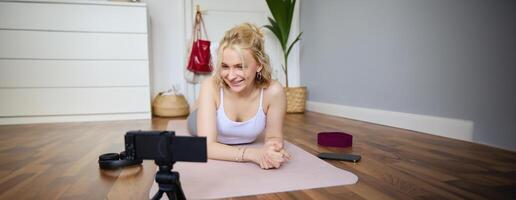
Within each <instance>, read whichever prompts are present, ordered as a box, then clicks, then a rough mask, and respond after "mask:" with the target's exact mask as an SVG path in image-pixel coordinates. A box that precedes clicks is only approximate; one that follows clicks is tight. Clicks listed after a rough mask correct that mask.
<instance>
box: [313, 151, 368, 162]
mask: <svg viewBox="0 0 516 200" xmlns="http://www.w3.org/2000/svg"><path fill="white" fill-rule="evenodd" d="M317 157H319V158H321V159H330V160H343V161H348V162H354V163H356V162H358V161H360V158H362V157H361V156H359V155H354V154H344V153H320V154H317Z"/></svg>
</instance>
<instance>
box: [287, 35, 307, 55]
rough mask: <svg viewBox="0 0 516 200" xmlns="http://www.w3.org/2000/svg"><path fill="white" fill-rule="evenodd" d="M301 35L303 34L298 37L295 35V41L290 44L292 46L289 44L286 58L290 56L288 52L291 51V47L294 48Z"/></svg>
mask: <svg viewBox="0 0 516 200" xmlns="http://www.w3.org/2000/svg"><path fill="white" fill-rule="evenodd" d="M302 34H303V32H301V33H299V35H297V37H296V39H295V40H294V41H293V42H292V44H290V46H289V47H288V51H287V56H288V55H289V54H290V50H292V47H293V46H294V44H296V42H299V40H300V39H301V35H302Z"/></svg>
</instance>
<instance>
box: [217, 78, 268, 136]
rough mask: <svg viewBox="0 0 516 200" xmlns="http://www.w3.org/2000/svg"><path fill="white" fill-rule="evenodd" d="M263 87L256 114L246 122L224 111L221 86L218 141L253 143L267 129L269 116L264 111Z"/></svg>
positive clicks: (218, 110)
mask: <svg viewBox="0 0 516 200" xmlns="http://www.w3.org/2000/svg"><path fill="white" fill-rule="evenodd" d="M262 102H263V88H262V90H261V92H260V105H259V106H258V111H257V112H256V115H255V116H254V117H253V118H251V119H249V120H247V121H244V122H235V121H233V120H231V119H229V118H228V117H227V116H226V113H225V112H224V91H223V88H220V105H219V108H218V109H217V131H218V136H217V141H218V142H220V143H223V144H245V143H251V142H253V141H254V140H256V138H257V137H258V135H260V133H262V132H263V130H265V123H266V121H267V117H266V115H265V113H264V112H263V107H262Z"/></svg>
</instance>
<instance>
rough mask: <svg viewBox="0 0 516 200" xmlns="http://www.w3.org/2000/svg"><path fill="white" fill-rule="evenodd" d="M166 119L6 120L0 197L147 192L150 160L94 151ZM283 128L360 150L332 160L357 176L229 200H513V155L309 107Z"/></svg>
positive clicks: (295, 137)
mask: <svg viewBox="0 0 516 200" xmlns="http://www.w3.org/2000/svg"><path fill="white" fill-rule="evenodd" d="M168 120H169V119H165V118H156V119H153V120H132V121H111V122H82V123H58V124H31V125H3V126H0V199H56V198H58V199H146V198H148V190H149V188H150V186H151V184H152V183H153V178H154V173H155V171H154V170H155V166H154V164H153V162H151V161H145V162H144V165H143V167H132V168H126V169H124V170H118V171H113V172H106V171H101V170H99V169H98V166H97V156H98V155H99V154H101V153H106V152H119V151H121V150H122V149H123V135H124V134H125V132H126V131H127V130H134V129H142V130H149V129H155V130H163V129H165V127H166V124H167V121H168ZM284 131H285V135H286V139H287V140H288V141H290V142H292V143H294V144H296V145H298V146H300V147H301V148H303V149H305V150H306V151H308V152H310V153H312V154H317V153H319V152H330V151H331V152H343V153H354V154H360V155H361V156H362V160H361V161H360V163H358V164H353V163H347V162H343V161H331V162H330V163H331V164H333V165H335V166H337V167H339V168H342V169H345V170H348V171H351V172H353V173H355V174H356V175H357V176H358V177H359V181H358V183H357V184H355V185H350V186H339V187H330V188H320V189H312V190H303V191H293V192H284V193H275V194H265V195H257V196H247V197H239V198H233V199H516V153H515V152H509V151H504V150H500V149H496V148H492V147H488V146H484V145H479V144H473V143H468V142H462V141H458V140H453V139H447V138H443V137H438V136H432V135H427V134H422V133H417V132H413V131H408V130H402V129H397V128H392V127H386V126H380V125H375V124H370V123H365V122H360V121H354V120H349V119H344V118H337V117H331V116H327V115H322V114H317V113H311V112H308V113H305V114H304V115H288V116H287V119H286V122H285V129H284ZM320 131H345V132H348V133H351V134H352V135H353V136H354V139H353V147H352V148H325V147H320V146H317V140H316V133H317V132H320ZM314 178H315V177H314Z"/></svg>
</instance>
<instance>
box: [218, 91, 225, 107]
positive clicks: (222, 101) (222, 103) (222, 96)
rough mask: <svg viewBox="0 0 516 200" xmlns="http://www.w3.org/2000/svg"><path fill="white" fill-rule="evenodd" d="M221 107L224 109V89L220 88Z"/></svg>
mask: <svg viewBox="0 0 516 200" xmlns="http://www.w3.org/2000/svg"><path fill="white" fill-rule="evenodd" d="M219 107H224V88H222V87H221V88H220V105H219Z"/></svg>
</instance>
